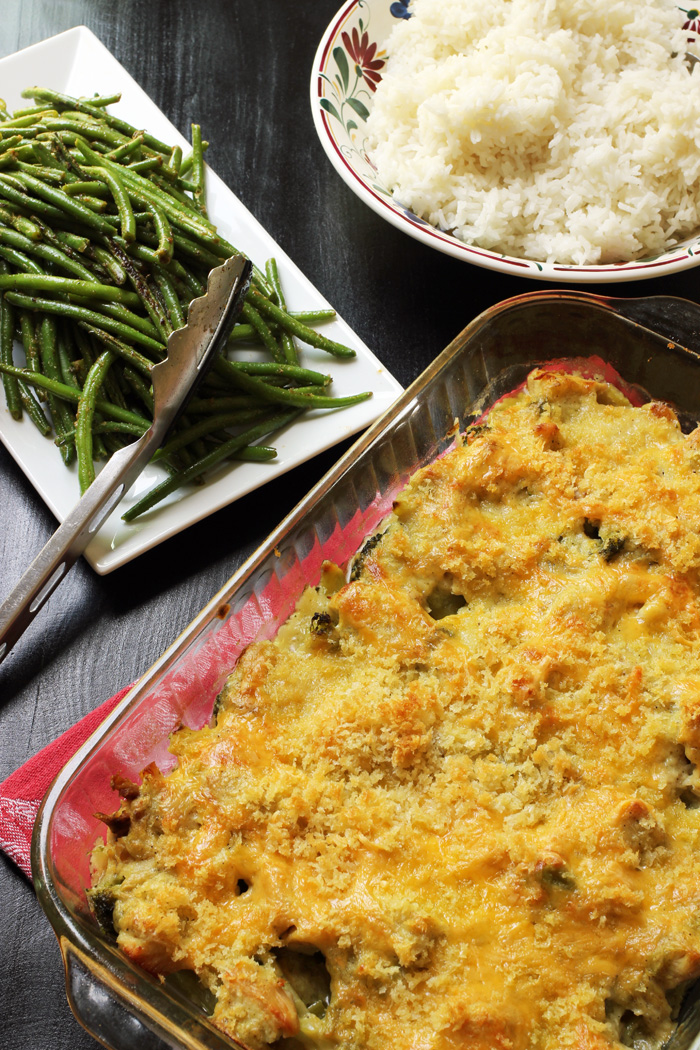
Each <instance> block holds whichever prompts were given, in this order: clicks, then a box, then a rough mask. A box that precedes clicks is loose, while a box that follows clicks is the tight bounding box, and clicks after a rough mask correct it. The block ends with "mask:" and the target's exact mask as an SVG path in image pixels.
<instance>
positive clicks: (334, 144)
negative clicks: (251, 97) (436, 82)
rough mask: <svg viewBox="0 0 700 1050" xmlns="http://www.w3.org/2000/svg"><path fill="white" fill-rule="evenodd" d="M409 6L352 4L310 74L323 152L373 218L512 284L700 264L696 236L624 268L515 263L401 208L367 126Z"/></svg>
mask: <svg viewBox="0 0 700 1050" xmlns="http://www.w3.org/2000/svg"><path fill="white" fill-rule="evenodd" d="M679 10H680V11H681V13H682V14H683V15H684V24H683V28H684V29H685V30H686V31H687V33H688V48H689V49H692V50H694V51H696V50H697V43H698V39H697V38H698V35H700V10H698V9H697V8H683V7H680V5H679ZM410 17H411V15H410V6H409V2H408V0H405V2H404V0H350V2H349V3H346V4H344V6H343V7H342V8H341V9H340V10H339V11H338V12H337V14H336V16H335V18H334V19H333V20H332V21H331V23H330V25H329V26H328V28H327V29H326V32H325V33H324V35H323V38H322V39H321V42H320V44H319V46H318V50H317V52H316V57H315V59H314V64H313V69H312V74H311V110H312V114H313V118H314V124H315V126H316V131H317V133H318V136H319V139H320V140H321V145H322V146H323V148H324V150H325V152H326V154H327V155H328V157H329V159H330V161H331V163H332V165H333V167H334V168H335V169H336V171H337V172H338V174H339V175H340V176H341V178H342V179H343V180H344V181H345V182H346V183H347V185H348V186H349V187H350V189H351V190H353V192H354V193H356V194H357V195H358V197H360V199H361V200H363V201H364V202H365V204H367V205H369V207H370V208H372V209H373V210H374V211H375V212H377V214H379V215H381V216H382V218H384V219H386V220H387V221H388V222H390V223H391V224H392V225H394V226H396V227H397V228H398V229H400V230H403V231H404V233H408V234H409V236H411V237H413V238H415V239H416V240H419V241H421V242H422V243H423V244H427V245H429V246H430V247H432V248H436V249H437V250H438V251H441V252H444V253H445V254H447V255H451V256H453V257H454V258H457V259H463V260H464V261H465V262H470V263H473V264H474V265H475V266H483V267H486V268H487V269H491V270H497V271H499V272H501V273H509V274H515V275H516V276H522V277H532V278H536V279H540V280H549V281H576V282H579V283H580V282H585V281H595V282H603V281H610V282H612V281H638V280H643V279H644V278H648V277H660V276H665V275H667V274H670V273H675V272H677V271H679V270H686V269H688V268H689V267H692V266H697V265H698V263H700V235H696V236H694V237H692V238H689V239H688V240H686V241H684V242H682V243H681V244H678V245H675V246H674V247H673V248H671V249H669V250H667V251H665V252H663V253H661V254H660V255H656V256H653V257H651V256H649V257H646V258H644V259H636V260H633V261H632V262H628V263H615V264H601V265H597V266H575V265H563V264H559V263H545V262H537V261H535V260H531V259H522V258H515V257H513V256H509V255H501V254H499V253H497V252H493V251H489V250H488V249H485V248H479V247H476V246H475V245H470V244H465V243H464V242H463V241H460V240H459V239H458V238H457V237H453V236H452V235H451V234H449V233H447V232H445V231H444V230H439V229H437V228H436V227H434V226H431V225H430V224H429V223H428V222H426V221H425V219H422V218H420V216H418V215H415V214H414V213H413V212H412V211H410V209H408V208H405V207H404V206H402V204H401V203H400V202H399V201H397V200H396V199H395V198H394V197H393V196H392V194H391V192H390V191H389V190H388V189H387V187H386V186H384V185H382V183H381V181H380V180H379V178H378V176H377V171H376V169H375V167H374V165H373V163H372V159H371V157H370V156H369V154H368V152H367V136H366V132H365V122H366V120H367V117H368V116H369V112H370V109H371V106H372V97H373V95H374V92H375V91H376V89H377V84H379V82H380V81H381V79H382V71H383V70H384V67H385V66H386V62H387V58H388V54H387V51H386V46H385V45H386V41H387V39H388V37H389V34H390V33H391V30H392V28H393V27H394V26H395V25H396V24H397V22H399V21H400V20H401V19H406V18H410Z"/></svg>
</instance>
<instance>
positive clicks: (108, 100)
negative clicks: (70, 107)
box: [76, 91, 122, 106]
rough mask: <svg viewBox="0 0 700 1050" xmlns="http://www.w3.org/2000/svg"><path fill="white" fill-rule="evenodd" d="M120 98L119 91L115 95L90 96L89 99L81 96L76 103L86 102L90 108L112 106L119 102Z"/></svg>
mask: <svg viewBox="0 0 700 1050" xmlns="http://www.w3.org/2000/svg"><path fill="white" fill-rule="evenodd" d="M121 98H122V96H121V91H120V92H118V93H117V94H115V95H91V96H90V98H88V97H87V95H81V96H80V98H78V99H76V101H77V102H87V103H88V105H90V106H113V105H114V104H115V103H116V102H121Z"/></svg>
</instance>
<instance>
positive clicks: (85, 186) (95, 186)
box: [63, 179, 109, 197]
mask: <svg viewBox="0 0 700 1050" xmlns="http://www.w3.org/2000/svg"><path fill="white" fill-rule="evenodd" d="M63 189H64V191H65V192H66V193H67V194H68V195H69V196H70V197H75V196H77V195H81V194H86V193H87V194H92V196H93V197H94V196H99V195H100V194H104V195H106V194H107V193H108V192H109V190H108V187H107V186H106V185H105V184H104V183H103V182H99V181H98V180H97V179H90V180H87V181H82V182H81V181H79V180H76V182H68V183H66V185H65V186H64V187H63Z"/></svg>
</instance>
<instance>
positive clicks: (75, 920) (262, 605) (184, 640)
mask: <svg viewBox="0 0 700 1050" xmlns="http://www.w3.org/2000/svg"><path fill="white" fill-rule="evenodd" d="M699 323H700V311H698V308H697V307H694V306H693V304H690V303H684V302H683V301H682V300H670V299H654V300H632V301H625V302H622V301H614V300H609V299H599V298H594V297H591V296H587V295H584V294H580V293H579V294H569V293H560V292H547V293H533V294H531V295H526V296H522V297H519V298H518V299H515V300H511V301H509V302H506V303H503V304H500V305H499V306H496V307H494V308H492V309H491V310H489V311H487V312H486V313H484V314H483V315H481V316H480V317H478V318H477V319H476V320H475V321H474V322H472V324H470V325H469V326H468V327H467V329H465V331H464V332H463V333H461V335H460V336H459V337H458V338H457V339H456V340H455V341H454V342H453V343H452V344H451V345H450V346H449V347H448V348H447V349H446V350H445V351H444V352H443V354H442V355H441V356H440V357H439V358H438V359H437V360H436V361H435V362H434V363H433V365H432V366H431V367H430V368H429V369H428V370H427V371H426V373H425V374H424V375H423V376H422V377H421V378H420V379H419V380H418V381H417V382H416V383H415V384H414V385H413V386H412V387H411V388H410V389H409V390H408V391H407V392H406V394H405V395H404V396H403V397H402V398H400V399H399V401H398V402H397V403H396V404H395V406H394V407H393V408H392V410H391V411H390V412H389V413H388V415H387V416H385V417H384V419H383V420H382V421H380V423H378V424H377V425H375V427H373V428H372V429H371V430H370V431H368V432H367V434H365V435H364V436H363V437H362V438H361V439H360V441H359V442H358V443H357V444H356V445H355V447H354V448H353V449H351V450H350V452H349V453H348V454H347V455H346V456H345V457H344V458H343V459H342V460H341V461H340V462H339V463H338V464H337V465H336V467H335V468H334V469H333V470H332V471H330V472H329V474H328V475H327V476H326V477H325V478H324V479H322V481H321V482H320V483H319V484H318V486H317V487H316V488H315V489H314V490H313V491H312V492H311V493H310V494H309V496H308V497H307V498H306V499H305V500H303V501H302V503H301V504H299V506H298V507H297V508H296V509H295V511H293V512H292V514H291V515H290V516H289V517H288V519H287V520H286V521H285V522H283V523H282V525H280V527H279V528H278V529H277V530H275V532H274V533H273V534H272V535H271V536H270V538H269V540H268V542H267V543H266V544H265V545H264V546H263V547H262V548H261V549H260V551H259V552H258V553H257V554H256V555H254V556H253V557H252V558H251V559H250V560H249V561H248V563H246V565H244V566H243V567H242V568H241V570H240V571H239V572H238V573H237V574H236V576H235V577H233V578H232V580H231V581H230V582H229V584H227V585H226V587H224V588H223V589H222V591H220V592H219V594H218V595H216V596H215V598H214V599H213V600H212V602H210V603H209V605H208V606H207V607H206V608H205V609H204V610H203V611H202V612H201V613H200V614H199V616H198V617H197V618H196V619H195V620H194V622H193V624H192V625H191V626H190V628H188V630H187V631H186V632H184V634H183V635H182V636H181V638H180V639H179V640H178V641H177V642H176V643H175V645H174V646H173V647H171V649H170V650H168V652H167V653H166V654H165V655H164V656H163V657H162V658H161V660H159V661H158V663H157V664H156V665H155V666H154V668H153V669H152V670H151V671H150V672H148V674H147V675H146V676H145V677H144V679H143V680H142V681H141V682H140V683H139V684H138V685H137V686H136V687H135V689H134V690H132V692H131V694H130V696H129V697H128V698H127V699H126V700H125V701H124V703H123V704H122V705H120V707H119V708H118V709H117V711H115V712H114V714H113V715H112V716H110V718H109V719H108V720H107V722H106V723H105V725H104V726H103V727H102V728H101V729H100V730H99V731H98V733H97V734H96V736H95V737H93V738H92V740H91V741H89V742H88V743H87V744H86V745H85V746H84V748H83V749H81V751H80V752H79V753H78V755H77V756H76V757H75V759H74V760H73V761H72V762H71V763H70V764H69V766H68V767H67V768H66V770H65V771H64V772H63V773H62V774H61V776H60V777H59V778H58V779H57V781H56V783H55V784H54V786H53V787H52V789H51V791H50V792H49V794H48V795H47V798H46V800H45V802H44V805H43V807H42V810H41V812H40V815H39V818H38V820H37V825H36V829H35V838H34V848H33V854H34V856H33V863H34V871H35V878H36V884H37V891H38V893H39V896H40V900H41V903H42V905H43V906H44V908H45V910H46V911H47V914H48V916H49V918H50V920H51V921H52V924H53V925H54V929H55V930H56V932H57V934H58V936H59V940H60V943H61V947H62V951H63V954H64V959H65V961H66V968H67V974H68V989H69V999H70V1000H71V1005H72V1006H73V1008H74V1010H75V1012H76V1013H77V1015H78V1017H79V1019H81V1020H82V1021H83V1023H84V1024H85V1025H86V1026H87V1027H88V1028H89V1030H90V1031H92V1032H93V1034H95V1035H97V1036H98V1038H101V1039H102V1040H103V1042H105V1043H106V1044H107V1045H109V1046H114V1047H121V1046H127V1045H130V1046H141V1045H143V1046H147V1045H151V1046H155V1045H159V1044H158V1043H154V1042H153V1035H154V1034H155V1035H156V1036H157V1037H158V1038H160V1040H161V1042H163V1043H165V1045H171V1046H173V1045H174V1046H192V1047H201V1046H226V1045H230V1042H229V1041H228V1040H226V1039H225V1038H224V1037H222V1036H221V1035H220V1033H218V1032H217V1031H216V1030H215V1029H214V1028H213V1026H212V1025H211V1024H210V1022H209V1020H208V1018H207V1004H206V1003H205V1002H202V1004H201V1007H199V1008H198V1006H197V1005H196V1002H193V1001H192V994H191V990H189V989H187V988H182V987H178V986H177V984H176V983H170V984H168V983H166V984H165V985H161V984H159V983H158V981H156V980H155V979H152V978H150V977H149V976H148V975H147V974H145V973H143V972H141V971H140V970H138V969H137V968H135V967H133V966H131V965H130V964H129V963H128V961H127V960H126V959H124V958H123V957H122V956H121V955H120V954H119V953H118V952H116V951H115V949H114V948H113V947H112V945H111V944H110V943H109V941H108V940H107V939H106V938H104V937H103V936H102V935H101V934H100V933H99V931H98V930H97V928H96V924H95V923H94V921H93V920H92V918H91V917H90V913H89V911H88V908H87V905H86V901H85V889H86V887H87V886H89V883H90V875H89V870H88V853H89V851H90V848H91V847H92V845H93V843H94V841H95V840H96V839H97V838H98V835H99V831H98V822H97V820H96V818H95V817H94V816H93V814H94V813H95V812H96V811H101V812H110V811H111V810H114V809H115V808H116V806H117V800H116V797H115V796H114V794H113V793H112V792H111V791H110V789H109V780H110V775H111V774H112V773H113V772H115V771H116V770H119V771H120V772H121V773H122V774H123V775H125V776H127V777H131V778H136V777H138V775H139V773H140V771H141V770H142V769H143V768H144V767H145V766H147V765H148V764H149V763H150V762H155V763H156V764H157V765H158V767H159V768H160V769H161V770H167V769H168V768H170V767H171V766H172V763H173V760H172V756H171V755H169V754H168V751H167V744H168V735H169V733H170V732H171V731H172V730H173V729H175V728H176V727H177V726H178V725H179V724H181V723H182V724H184V725H186V726H188V727H192V728H194V727H199V726H201V725H203V724H204V723H205V722H206V721H207V720H208V718H209V716H210V714H211V709H212V706H213V703H214V699H215V697H216V695H217V693H218V691H219V689H220V687H221V685H222V683H223V680H224V678H225V677H226V675H227V672H228V671H229V669H230V668H231V667H232V666H233V665H234V663H235V662H236V659H237V657H238V655H239V654H240V652H241V651H242V649H243V648H244V647H245V646H246V645H247V644H248V643H249V642H251V641H252V640H253V639H261V638H270V637H272V635H273V634H274V633H275V632H276V629H277V627H279V626H280V624H281V623H282V622H283V621H284V620H285V619H286V618H287V616H288V615H289V613H290V612H291V611H292V609H293V607H294V605H295V604H296V600H297V598H298V597H299V595H300V593H301V591H302V589H303V587H304V586H305V585H306V584H307V583H311V584H315V583H317V582H318V578H319V575H320V570H321V564H322V562H323V560H325V559H329V560H333V561H335V562H338V563H343V562H345V561H347V560H348V558H349V557H350V556H351V555H352V554H353V553H354V551H355V550H356V549H357V548H358V546H359V545H360V543H361V541H362V539H363V538H364V537H365V536H366V535H367V534H369V533H370V532H372V531H373V530H374V529H375V527H376V526H377V524H378V523H379V522H380V521H381V520H382V518H384V516H385V515H386V513H387V512H388V510H389V509H390V507H391V504H392V501H393V499H394V497H395V496H396V495H397V492H398V490H399V489H400V488H402V487H403V485H404V484H405V482H406V480H407V479H408V476H409V475H410V474H412V473H413V472H414V471H415V470H416V469H417V468H418V467H420V466H421V465H423V464H425V463H426V462H428V461H430V460H432V459H433V458H435V456H436V455H439V454H440V453H441V452H442V451H444V450H445V449H446V448H447V447H448V446H449V445H450V443H451V442H452V440H453V436H454V430H453V426H454V421H455V419H457V420H458V422H459V425H460V428H464V426H465V425H466V424H468V423H470V422H472V421H473V420H474V419H476V418H478V417H479V416H480V415H481V414H482V413H483V411H484V410H485V409H487V408H488V407H489V406H490V405H491V404H493V403H494V402H495V401H496V400H497V399H498V398H499V397H501V396H502V395H503V394H505V393H507V392H509V391H511V390H512V389H514V388H515V387H517V386H518V384H519V383H521V382H522V381H523V380H524V378H525V376H526V374H527V373H528V371H530V369H531V368H532V367H534V366H535V365H537V364H540V363H544V362H547V361H549V360H552V359H555V358H559V359H561V358H567V359H569V360H572V359H573V361H574V367H575V361H576V359H580V358H588V357H590V356H591V355H592V354H593V353H595V354H596V355H597V356H598V357H600V358H602V360H603V362H605V363H607V364H610V365H612V366H613V367H614V368H615V369H616V370H617V371H619V372H620V373H621V374H622V375H623V377H624V379H625V380H627V381H628V382H630V383H632V384H633V385H634V386H637V387H639V388H641V389H642V390H648V391H649V392H650V393H651V394H653V396H654V397H655V398H656V399H659V400H666V401H673V402H674V404H675V407H676V409H677V410H678V413H679V417H680V419H681V421H682V423H683V424H684V426H685V427H688V428H689V427H691V426H692V425H693V424H694V422H695V420H696V418H697V408H696V407H695V405H694V402H695V400H696V398H695V396H694V390H695V389H697V385H698V374H699V373H698V371H697V370H698V367H700V359H699V358H698V355H697V353H695V352H694V351H692V350H688V349H685V346H686V345H687V344H688V343H690V344H692V343H693V341H694V340H695V341H696V342H697V339H698V336H697V328H698V324H699ZM563 333H565V334H566V341H567V343H566V346H565V347H564V346H563V345H562V339H563ZM532 347H536V348H537V350H538V355H535V354H533V351H532ZM125 1010H126V1011H127V1012H128V1013H129V1014H130V1015H132V1018H133V1019H132V1020H130V1021H129V1025H130V1026H131V1027H130V1030H129V1031H128V1036H127V1029H126V1027H125V1025H124V1023H123V1021H119V1020H118V1017H119V1015H121V1016H122V1017H123V1015H124V1011H125ZM688 1032H689V1033H690V1035H692V1034H693V1027H692V1023H689V1025H688ZM678 1045H680V1044H678ZM683 1045H688V1044H687V1043H684V1044H683Z"/></svg>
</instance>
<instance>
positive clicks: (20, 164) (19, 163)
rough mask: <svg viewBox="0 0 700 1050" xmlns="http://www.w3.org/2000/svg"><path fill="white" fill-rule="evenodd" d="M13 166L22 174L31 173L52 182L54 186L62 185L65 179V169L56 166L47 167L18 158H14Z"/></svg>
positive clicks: (35, 176)
mask: <svg viewBox="0 0 700 1050" xmlns="http://www.w3.org/2000/svg"><path fill="white" fill-rule="evenodd" d="M15 166H16V168H17V171H18V172H21V173H22V174H24V175H31V176H33V177H34V178H37V179H41V180H42V181H44V182H52V183H54V185H56V186H62V185H63V183H64V182H65V181H66V173H65V171H63V170H58V169H57V168H47V167H45V166H44V165H40V164H27V163H26V161H23V160H21V159H19V158H16V159H15Z"/></svg>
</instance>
